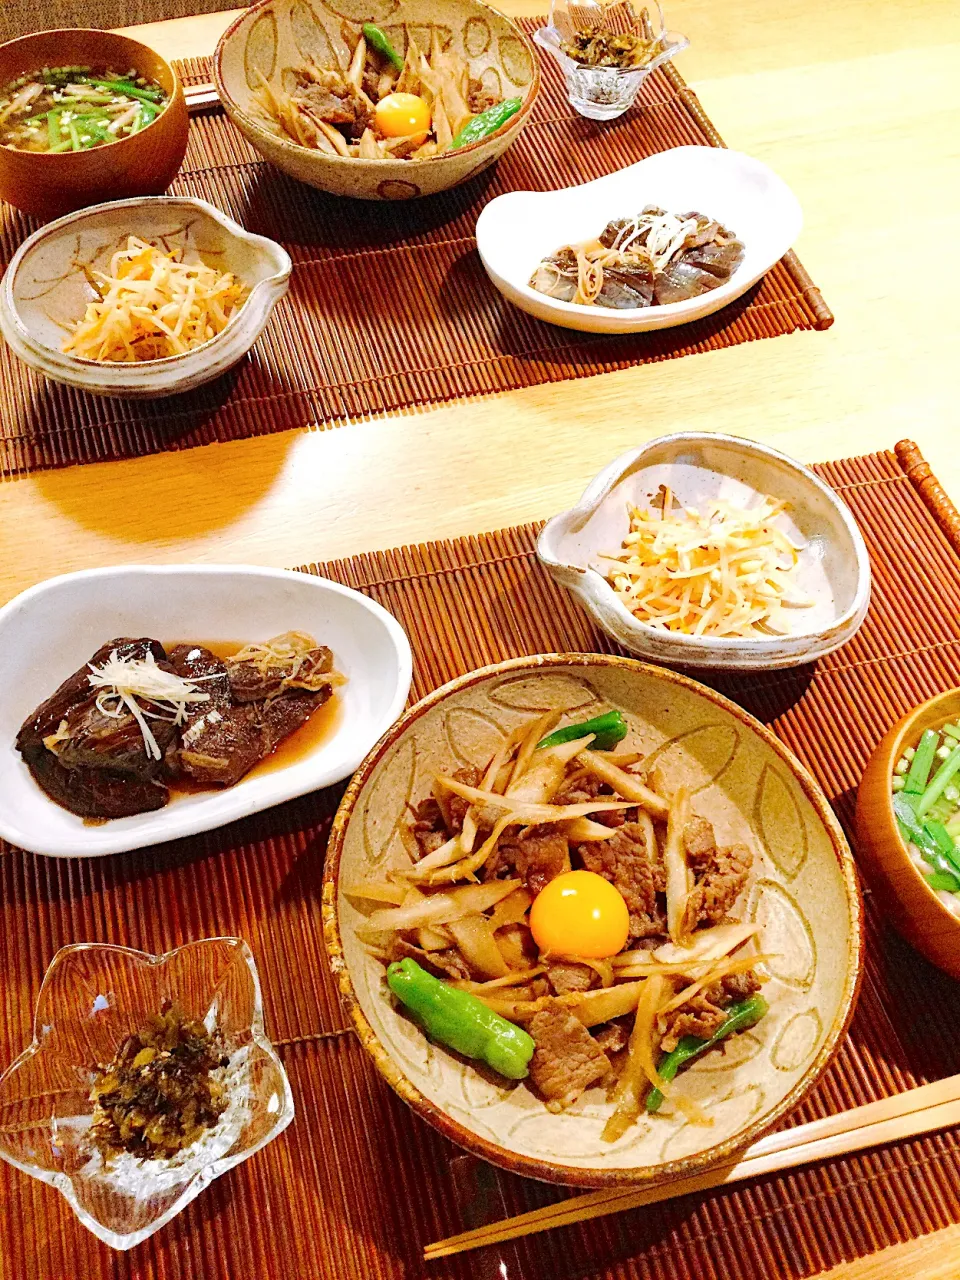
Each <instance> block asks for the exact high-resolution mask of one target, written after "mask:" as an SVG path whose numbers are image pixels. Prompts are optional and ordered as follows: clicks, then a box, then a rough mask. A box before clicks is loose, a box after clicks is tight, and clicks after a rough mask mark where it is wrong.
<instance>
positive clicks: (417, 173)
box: [213, 0, 540, 200]
mask: <svg viewBox="0 0 960 1280" xmlns="http://www.w3.org/2000/svg"><path fill="white" fill-rule="evenodd" d="M371 21H373V22H376V23H377V24H378V25H379V26H380V27H382V28H383V30H384V31H385V32H386V34H387V36H388V37H389V38H390V40H391V42H392V44H393V46H394V48H395V49H396V50H397V51H398V52H399V53H400V54H401V55H402V54H404V53H405V51H406V48H407V38H408V33H409V34H412V35H413V36H414V38H415V39H416V41H417V44H418V46H419V47H420V48H421V49H427V48H429V45H430V37H431V33H432V31H433V30H434V28H436V29H438V30H439V32H440V36H441V39H442V40H444V41H449V43H450V45H451V46H452V48H453V49H455V50H456V52H457V53H459V54H461V55H462V56H463V57H464V58H465V59H466V60H467V61H468V62H469V64H470V69H471V73H472V74H473V75H474V76H476V77H477V78H479V79H481V80H482V81H483V83H484V84H485V85H487V86H488V87H489V88H491V89H492V90H494V91H495V92H496V93H498V94H499V95H500V96H501V97H504V98H512V97H522V98H523V100H524V101H523V106H522V107H521V108H520V110H519V111H518V112H517V113H516V115H514V116H512V117H511V118H510V120H509V121H508V122H507V123H506V124H505V125H504V127H503V128H502V129H500V130H499V131H498V132H497V133H495V134H494V135H493V136H492V137H490V138H486V139H484V140H483V141H481V142H475V143H473V144H472V145H470V146H466V147H461V148H460V149H459V150H457V151H452V152H449V153H447V154H445V155H439V156H432V157H431V158H430V159H427V160H359V159H351V158H347V157H344V156H332V155H326V154H324V153H323V152H320V151H312V150H310V149H309V148H308V147H300V146H297V145H295V144H294V143H293V142H288V141H287V140H286V139H285V138H282V137H280V136H278V134H277V133H274V132H273V131H272V130H271V129H270V127H269V125H268V123H267V122H266V121H265V120H264V118H263V116H262V115H260V114H258V112H257V110H256V105H255V100H254V97H253V91H254V89H256V88H257V86H258V84H259V83H260V82H259V79H258V75H257V73H258V72H260V73H262V74H263V75H264V76H266V77H267V79H268V80H270V81H273V82H275V83H277V84H278V85H282V84H283V83H284V72H285V71H286V70H287V69H288V68H290V67H294V66H296V65H298V64H299V63H301V62H303V61H305V60H308V59H313V60H314V61H315V62H317V63H319V64H320V65H321V66H337V65H339V66H340V67H346V66H347V64H348V62H349V58H350V52H351V51H352V48H353V44H354V43H355V41H356V38H357V36H358V34H359V32H360V28H361V26H362V25H363V23H365V22H371ZM344 31H347V32H349V35H350V43H349V44H348V43H347V42H346V41H345V40H344V34H343V33H344ZM213 73H214V79H215V80H216V84H217V92H218V93H219V94H220V100H221V101H222V103H223V106H224V110H225V111H226V113H227V115H228V116H229V117H230V119H231V120H232V121H233V123H234V124H235V125H236V126H237V128H238V129H239V130H240V132H241V133H242V134H243V135H244V137H245V138H246V139H247V141H248V142H250V144H251V145H252V146H254V147H255V148H256V149H257V151H259V152H260V154H261V155H263V156H265V157H266V159H267V160H269V161H270V162H271V163H272V164H275V165H276V166H277V168H278V169H282V170H283V171H284V173H288V174H289V175H290V176H291V177H292V178H296V179H298V181H300V182H306V183H307V184H308V185H309V186H311V187H319V188H320V189H321V190H323V191H330V192H332V193H333V194H334V195H337V196H352V197H355V198H357V199H360V200H410V199H412V198H414V197H416V196H429V195H433V194H434V193H435V192H437V191H446V190H447V189H448V188H449V187H455V186H456V185H457V184H458V183H460V182H466V181H467V179H468V178H472V177H474V175H475V174H478V173H480V172H482V170H484V169H487V168H489V166H490V165H492V164H493V163H494V161H496V160H497V159H498V158H499V157H500V156H501V155H503V153H504V151H506V149H507V147H509V146H510V145H511V143H513V142H514V141H516V139H517V137H518V136H519V134H520V131H521V129H522V128H523V127H524V125H525V124H526V123H527V120H528V119H529V118H530V112H531V109H532V108H533V103H534V100H535V99H536V96H537V92H538V90H539V88H540V70H539V67H538V64H537V56H536V51H535V50H534V47H533V44H532V43H531V41H530V40H529V39H528V38H527V36H526V35H525V34H524V32H523V31H521V30H520V28H519V27H518V26H517V25H516V24H515V23H513V22H511V21H510V19H509V18H507V17H504V15H503V14H502V13H498V12H497V10H496V9H491V8H488V6H487V5H485V4H480V3H479V2H478V0H442V2H440V0H403V3H402V4H401V3H400V0H381V3H379V4H378V5H377V6H376V7H375V8H374V9H371V8H370V5H369V3H368V2H367V0H340V3H339V4H338V5H334V4H333V3H332V0H331V2H330V3H329V4H328V3H323V0H261V3H259V4H255V5H252V6H251V7H250V8H249V9H247V10H245V11H244V12H243V13H242V14H241V16H240V17H239V18H237V19H236V21H235V22H233V23H232V24H231V25H230V26H229V27H228V28H227V30H226V31H225V32H224V34H223V36H222V38H221V40H220V43H219V44H218V45H217V51H216V55H215V57H214V64H213Z"/></svg>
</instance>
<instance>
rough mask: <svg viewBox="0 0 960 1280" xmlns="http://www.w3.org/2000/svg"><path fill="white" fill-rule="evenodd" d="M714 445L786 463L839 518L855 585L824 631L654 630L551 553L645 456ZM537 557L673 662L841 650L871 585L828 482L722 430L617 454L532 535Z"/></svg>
mask: <svg viewBox="0 0 960 1280" xmlns="http://www.w3.org/2000/svg"><path fill="white" fill-rule="evenodd" d="M713 443H720V444H724V445H734V446H735V447H737V448H745V449H746V450H747V451H748V452H751V453H753V454H755V455H757V456H759V457H762V458H767V459H771V460H774V461H776V462H779V463H781V464H783V465H785V466H786V467H787V468H788V469H789V470H790V471H792V472H793V473H794V474H795V475H797V476H798V477H801V478H802V479H803V481H804V482H805V483H806V484H808V485H809V486H810V487H812V488H813V489H815V490H816V491H817V492H818V493H819V494H820V496H821V497H823V498H825V499H826V500H827V502H828V503H829V504H830V506H831V507H832V508H833V509H834V510H835V511H836V513H837V514H838V515H839V517H840V520H841V523H842V524H843V526H844V528H845V529H846V532H847V535H848V537H849V538H850V542H851V544H852V547H853V551H854V556H855V560H856V569H857V584H856V590H855V591H854V593H853V598H852V600H851V602H850V604H849V606H848V607H847V608H846V609H845V610H844V612H843V613H842V614H840V615H838V616H837V618H836V619H835V620H834V621H833V622H832V623H831V624H830V625H829V627H828V628H823V627H821V628H820V629H819V630H818V631H807V632H802V631H799V632H795V633H791V634H790V635H787V636H770V637H762V638H760V637H755V636H737V637H733V636H688V635H682V634H680V633H678V632H673V631H662V630H660V629H659V628H658V627H653V626H651V625H650V624H649V623H647V622H643V621H641V620H640V619H639V618H636V617H634V615H633V614H632V613H630V611H629V610H628V609H627V607H626V605H624V604H623V603H622V602H621V601H620V600H619V599H618V597H617V595H616V593H615V592H614V590H613V588H612V587H611V586H610V584H609V583H608V582H607V580H606V579H605V578H604V577H603V576H602V575H601V574H600V572H599V571H598V570H597V569H595V568H594V567H593V566H592V565H589V564H588V565H587V566H586V568H581V567H580V566H579V565H571V564H569V563H568V562H566V561H563V560H560V559H559V558H558V557H557V555H555V554H554V552H553V550H552V548H551V546H550V542H551V538H552V537H553V536H554V535H556V534H558V533H561V532H563V531H564V525H565V523H566V522H570V521H572V520H574V519H575V518H577V517H589V516H592V515H594V514H595V513H596V512H597V511H598V510H599V508H600V506H601V504H602V503H603V502H604V501H605V499H606V498H607V497H608V496H609V495H610V493H612V491H613V490H614V489H615V488H616V486H617V485H618V484H619V482H620V481H621V480H622V479H623V478H624V475H625V473H626V472H627V470H629V469H630V468H631V467H632V466H634V464H636V463H639V462H640V461H641V460H642V458H643V457H644V455H645V454H648V453H651V452H652V451H653V450H654V449H659V448H662V447H664V446H670V447H673V448H683V447H684V446H685V445H690V446H694V445H702V444H705V445H709V444H713ZM725 474H726V473H725ZM733 479H737V477H736V476H735V475H734V476H733ZM537 559H538V560H539V561H540V562H541V564H543V566H544V567H545V568H546V569H547V570H548V571H552V570H554V569H560V570H570V571H572V572H576V573H577V574H581V575H582V582H583V585H584V589H585V590H586V589H587V588H589V589H591V590H592V591H593V592H596V591H601V592H602V593H603V595H604V598H605V599H607V600H609V602H610V604H611V606H612V607H613V609H614V611H615V612H616V613H617V616H618V617H620V619H621V621H622V623H623V624H624V626H625V627H628V628H629V629H630V630H632V631H634V632H635V633H636V634H637V635H638V637H642V638H643V639H648V640H653V639H656V641H657V643H658V645H660V646H669V647H670V648H674V649H676V651H677V659H676V660H677V661H678V662H679V661H682V660H683V656H684V654H685V653H686V652H688V651H691V650H693V651H697V652H702V651H703V650H712V651H714V652H715V653H717V654H737V653H738V652H742V651H743V650H749V651H750V652H751V654H753V655H755V656H756V657H757V658H758V659H762V658H763V657H764V656H765V655H767V654H771V655H772V654H773V653H775V652H776V651H778V650H780V649H782V648H783V647H784V645H785V644H788V643H789V642H790V641H796V642H805V643H804V644H803V646H802V656H800V657H796V655H794V656H795V657H796V662H805V661H809V660H810V659H812V658H815V657H824V656H825V655H826V654H828V653H832V652H833V651H834V650H835V649H839V648H841V647H842V646H843V645H845V644H846V643H847V641H848V640H850V639H851V638H852V636H853V635H854V634H855V633H856V631H857V630H858V629H859V627H860V625H861V624H862V623H863V621H864V618H865V617H866V613H867V609H868V608H869V605H870V593H871V586H872V571H871V568H870V555H869V553H868V551H867V544H866V542H865V541H864V537H863V534H862V533H861V532H860V529H859V527H858V525H857V522H856V521H855V520H854V518H853V513H852V512H851V511H850V508H849V507H848V506H847V505H846V503H845V502H843V501H842V499H841V498H840V497H839V496H838V495H837V494H836V492H835V491H834V490H833V489H831V488H830V486H829V485H828V484H826V483H825V482H824V481H823V480H821V479H820V478H819V476H817V475H815V474H814V473H813V471H811V470H810V468H809V467H807V466H805V465H804V464H803V463H802V462H799V461H798V460H797V459H796V458H791V457H790V455H789V454H786V453H782V452H781V451H780V450H779V449H775V448H773V446H772V445H768V444H765V443H763V442H762V441H759V440H751V439H749V438H747V437H746V436H735V435H731V434H729V433H727V432H722V431H675V432H670V433H668V434H667V435H662V436H654V438H653V439H652V440H648V441H646V443H644V444H642V445H639V446H638V447H637V448H635V449H628V450H626V452H624V453H621V454H620V455H619V456H618V457H616V458H614V459H613V461H612V462H610V463H608V464H607V465H606V466H605V467H604V468H603V469H602V470H601V471H599V472H598V473H597V474H596V475H595V476H594V477H593V479H592V480H591V481H590V482H589V483H588V485H587V487H586V488H585V489H584V491H583V493H582V494H581V495H580V498H579V500H578V501H577V502H576V503H575V504H574V505H573V506H572V507H568V508H567V509H566V510H564V511H560V512H558V513H557V514H556V515H554V516H551V517H550V519H549V520H548V521H547V523H546V524H545V525H544V526H543V528H542V529H541V531H540V533H539V535H538V537H537ZM826 631H829V633H830V634H831V636H833V637H834V638H833V639H832V640H831V641H830V642H829V644H827V645H823V644H817V643H816V641H817V640H818V639H819V638H821V637H822V636H823V635H824V633H825V632H826Z"/></svg>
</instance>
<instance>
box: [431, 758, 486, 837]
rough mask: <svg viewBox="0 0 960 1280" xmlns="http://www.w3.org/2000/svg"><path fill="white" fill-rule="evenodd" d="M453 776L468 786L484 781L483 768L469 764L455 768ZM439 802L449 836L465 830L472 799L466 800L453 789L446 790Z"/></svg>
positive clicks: (477, 785) (476, 785)
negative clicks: (464, 826) (464, 825)
mask: <svg viewBox="0 0 960 1280" xmlns="http://www.w3.org/2000/svg"><path fill="white" fill-rule="evenodd" d="M451 776H452V777H453V778H455V779H456V781H457V782H462V783H463V784H464V785H465V786H467V787H479V785H480V783H481V782H482V781H483V770H482V769H474V768H472V767H470V766H467V767H465V768H463V769H455V770H454V772H453V774H452V775H451ZM439 804H440V810H441V812H442V814H443V818H444V822H445V823H446V827H447V833H448V835H447V838H448V839H449V837H450V836H456V835H459V834H460V832H461V831H462V830H463V824H464V820H465V819H466V816H467V811H468V809H469V808H470V801H469V800H464V798H463V796H458V795H454V794H453V792H452V791H444V792H443V793H442V794H441V795H440V797H439Z"/></svg>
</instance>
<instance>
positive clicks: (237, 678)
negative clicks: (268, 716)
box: [225, 645, 333, 702]
mask: <svg viewBox="0 0 960 1280" xmlns="http://www.w3.org/2000/svg"><path fill="white" fill-rule="evenodd" d="M225 670H226V671H227V673H228V674H229V677H230V691H231V693H232V694H233V700H234V702H263V701H264V700H265V699H267V698H274V697H276V695H277V694H278V693H287V692H293V691H294V690H299V691H301V692H307V693H309V692H311V688H310V686H309V684H307V683H306V682H307V681H308V680H310V679H311V677H314V676H316V675H317V673H320V674H321V675H326V674H327V673H328V672H330V671H332V670H333V653H332V652H331V650H329V649H328V648H327V647H326V646H325V645H319V646H318V647H317V648H316V649H311V650H310V652H309V653H307V654H305V655H304V656H303V657H302V658H300V659H298V660H292V661H291V662H288V663H286V664H278V665H277V666H274V667H268V668H267V669H266V671H261V670H260V668H259V667H258V666H257V665H256V663H254V662H232V661H228V662H227V663H226V664H225ZM328 696H329V694H328Z"/></svg>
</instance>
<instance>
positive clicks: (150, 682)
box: [87, 649, 222, 760]
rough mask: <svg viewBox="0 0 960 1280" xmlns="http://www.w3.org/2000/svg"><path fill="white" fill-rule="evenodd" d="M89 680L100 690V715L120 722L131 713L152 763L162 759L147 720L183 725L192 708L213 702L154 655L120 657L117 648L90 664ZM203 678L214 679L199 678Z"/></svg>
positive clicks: (207, 695) (192, 683) (98, 705)
mask: <svg viewBox="0 0 960 1280" xmlns="http://www.w3.org/2000/svg"><path fill="white" fill-rule="evenodd" d="M87 678H88V680H89V681H90V684H91V686H92V687H93V688H94V689H99V690H100V692H99V693H98V694H97V699H96V705H97V710H98V711H99V712H100V714H101V715H103V716H106V717H107V718H108V719H111V720H119V719H120V718H121V717H122V716H123V715H124V714H125V711H128V712H129V713H130V715H132V716H133V718H134V719H135V720H136V722H137V724H138V725H139V726H140V732H141V734H142V735H143V747H144V751H145V752H146V754H147V755H148V756H149V757H150V758H151V759H152V760H159V759H160V757H161V755H162V752H161V751H160V747H159V745H158V743H157V740H156V738H155V737H154V736H153V733H152V732H151V730H150V726H149V724H148V723H147V721H148V720H167V721H170V722H172V723H173V724H183V722H184V720H185V718H186V714H187V708H188V707H189V706H192V705H194V704H195V703H198V702H209V700H210V695H209V693H204V692H203V691H202V690H200V689H198V688H197V685H196V684H195V683H194V682H193V681H191V680H184V679H183V677H182V676H178V675H177V674H176V673H175V672H173V671H165V670H164V669H163V667H160V666H158V665H157V662H156V660H155V659H154V656H153V654H152V653H148V654H147V656H146V657H145V658H129V657H121V656H120V654H119V653H118V652H117V650H116V649H114V650H113V652H112V653H111V654H110V657H109V658H108V659H107V660H106V662H104V663H102V664H101V665H100V666H99V667H95V666H93V664H92V663H91V664H90V675H89V676H88V677H87ZM204 678H207V679H209V678H211V677H202V676H201V677H200V679H204ZM212 678H214V679H217V678H222V677H216V676H215V677H212ZM142 704H146V705H142Z"/></svg>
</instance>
